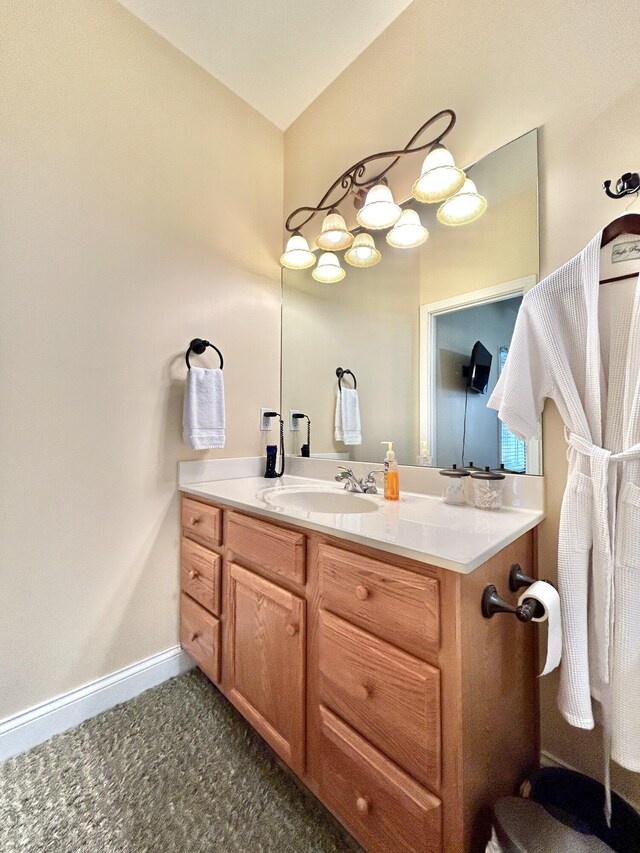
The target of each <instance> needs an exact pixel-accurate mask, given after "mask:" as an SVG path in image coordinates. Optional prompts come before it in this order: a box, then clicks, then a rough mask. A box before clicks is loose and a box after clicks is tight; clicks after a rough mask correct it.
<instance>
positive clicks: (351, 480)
mask: <svg viewBox="0 0 640 853" xmlns="http://www.w3.org/2000/svg"><path fill="white" fill-rule="evenodd" d="M338 468H339V469H340V470H339V472H338V473H337V474H336V477H335V478H336V481H337V482H338V483H344V487H345V489H346V491H348V492H358V493H360V494H364V495H377V494H378V487H377V486H376V480H375V477H374V474H384V471H381V470H377V469H375V470H373V471H369V473H368V474H367V476H366V477H365V478H364V479H363V480H359V479H358V478H357V477H356V475H355V474H354V473H353V471H352V469H351V468H345V466H344V465H338Z"/></svg>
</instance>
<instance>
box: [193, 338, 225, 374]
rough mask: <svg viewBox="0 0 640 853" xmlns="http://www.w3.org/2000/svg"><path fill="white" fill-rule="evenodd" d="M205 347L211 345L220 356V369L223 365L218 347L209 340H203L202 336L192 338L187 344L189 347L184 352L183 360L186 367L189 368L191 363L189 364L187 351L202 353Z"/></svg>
mask: <svg viewBox="0 0 640 853" xmlns="http://www.w3.org/2000/svg"><path fill="white" fill-rule="evenodd" d="M207 347H211V349H214V350H215V351H216V352H217V353H218V355H219V356H220V370H222V368H223V367H224V359H223V357H222V353H221V352H220V350H219V349H218V347H216V346H214V345H213V344H212V343H210V341H205V340H203V339H202V338H194V339H193V340H192V341H191V343H190V344H189V349H188V350H187V352H186V353H185V356H184V360H185V361H186V362H187V369H188V370H191V365H190V364H189V353H191V352H195V354H196V355H202V353H203V352H204V351H205V350H206V348H207Z"/></svg>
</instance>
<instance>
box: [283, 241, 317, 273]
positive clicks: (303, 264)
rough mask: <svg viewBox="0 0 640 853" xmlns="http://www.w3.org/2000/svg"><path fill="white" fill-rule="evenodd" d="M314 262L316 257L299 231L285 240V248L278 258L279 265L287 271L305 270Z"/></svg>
mask: <svg viewBox="0 0 640 853" xmlns="http://www.w3.org/2000/svg"><path fill="white" fill-rule="evenodd" d="M315 262H316V256H315V255H314V254H313V252H312V251H311V250H310V249H309V244H308V243H307V241H306V240H305V239H304V237H303V236H302V234H301V233H300V232H299V231H294V232H293V234H292V235H291V237H289V239H288V240H287V247H286V249H285V250H284V254H283V255H282V256H281V257H280V263H281V264H282V266H283V267H286V268H287V269H289V270H306V269H308V268H309V267H312V266H313V265H314V264H315Z"/></svg>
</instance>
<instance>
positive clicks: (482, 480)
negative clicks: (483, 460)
mask: <svg viewBox="0 0 640 853" xmlns="http://www.w3.org/2000/svg"><path fill="white" fill-rule="evenodd" d="M470 476H471V482H472V483H473V505H474V506H476V507H477V508H478V509H500V508H501V507H502V489H503V487H504V474H501V473H500V472H499V471H492V470H491V469H490V468H489V466H488V465H487V467H486V468H485V469H484V471H478V470H476V471H472V472H471V474H470Z"/></svg>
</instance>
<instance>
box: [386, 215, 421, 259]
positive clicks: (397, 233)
mask: <svg viewBox="0 0 640 853" xmlns="http://www.w3.org/2000/svg"><path fill="white" fill-rule="evenodd" d="M428 236H429V232H428V231H427V229H426V228H425V227H424V225H423V224H422V223H421V222H420V217H419V216H418V214H417V212H416V211H415V210H412V209H411V208H410V207H409V208H407V209H406V210H403V211H402V215H401V216H400V219H399V220H398V221H397V223H396V224H395V225H394V226H393V228H392V229H391V231H389V233H388V234H387V243H388V244H389V245H390V246H393V247H394V248H395V249H413V248H414V247H415V246H420V245H421V244H422V243H424V241H425V240H426V239H427V237H428Z"/></svg>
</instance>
